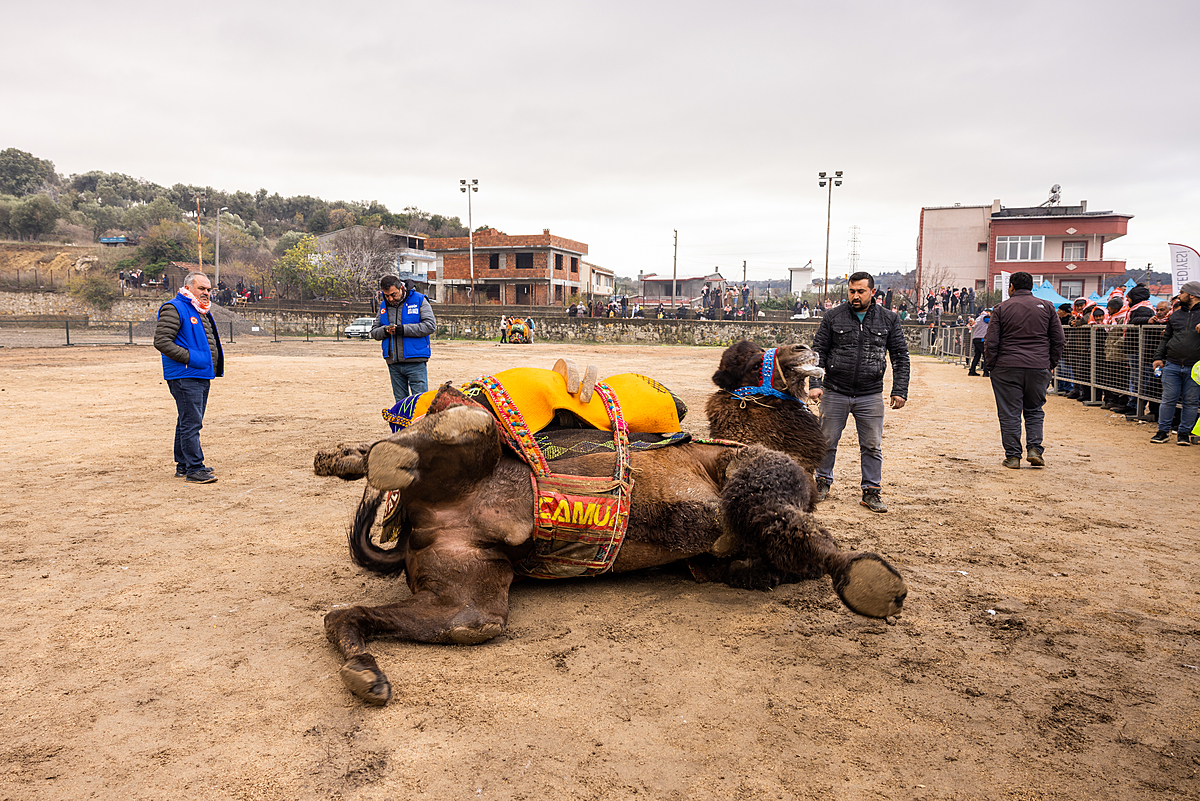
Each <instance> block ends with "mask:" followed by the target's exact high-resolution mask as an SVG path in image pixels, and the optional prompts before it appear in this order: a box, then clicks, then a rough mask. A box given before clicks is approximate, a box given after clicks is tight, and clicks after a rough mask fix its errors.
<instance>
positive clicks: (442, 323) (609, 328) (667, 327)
mask: <svg viewBox="0 0 1200 801" xmlns="http://www.w3.org/2000/svg"><path fill="white" fill-rule="evenodd" d="M163 302H164V301H163V300H161V299H150V298H126V299H124V300H118V301H116V302H115V303H114V304H113V306H112V308H111V309H109V310H107V311H105V310H101V309H97V308H95V307H92V306H90V305H88V304H86V303H80V302H79V301H76V300H75V299H74V298H72V297H71V296H70V295H67V294H58V293H50V292H44V293H43V292H0V321H3V319H4V317H5V316H8V315H21V316H28V315H71V316H72V317H74V316H78V315H87V316H88V317H89V319H90V320H91V321H92V322H93V323H105V322H117V321H120V322H124V321H133V322H135V323H137V322H141V321H144V320H149V319H153V318H154V317H155V315H156V314H157V312H158V307H159V306H160V305H162V303H163ZM225 311H226V314H222V318H225V317H227V316H228V314H235V315H237V316H238V317H241V318H243V319H245V320H246V321H247V322H248V323H250V324H251V325H255V326H258V327H259V328H260V329H261V330H262V332H263V333H264V334H267V335H270V334H273V333H274V332H276V331H278V333H279V334H280V335H281V336H282V335H289V336H295V335H304V334H308V335H309V336H318V337H319V336H330V337H332V336H341V332H342V330H343V329H344V328H345V327H346V326H347V325H349V324H350V323H351V322H352V321H353V320H354V319H355V318H356V317H363V316H365V315H363V314H362V313H361V312H350V311H346V312H314V311H301V310H297V309H291V310H289V309H280V310H279V311H278V313H276V310H275V308H274V307H273V306H272V305H271V303H270V302H264V303H260V304H251V305H249V306H240V307H238V308H237V309H236V310H234V309H228V310H225ZM435 313H438V312H437V311H436V310H435ZM532 318H533V323H534V341H543V342H544V341H551V342H613V343H628V344H641V345H708V346H713V347H726V346H728V345H730V344H732V343H734V342H736V341H738V340H739V339H752V340H754V341H755V342H757V343H758V344H760V345H762V346H764V347H773V346H775V345H781V344H785V343H788V342H804V343H807V344H811V343H812V339H813V335H814V334H816V331H817V326H818V325H819V323H820V320H817V319H812V320H796V321H792V320H780V321H767V322H727V321H720V322H718V321H712V320H657V319H654V320H639V319H621V318H614V317H565V316H563V315H561V314H553V315H548V316H546V317H541V316H539V315H537V314H536V313H535V314H533V315H532ZM923 330H926V327H925V326H921V325H919V324H915V323H914V324H907V325H905V326H904V334H905V338H906V339H907V341H908V347H909V350H911V351H914V352H915V351H916V350H917V348H918V347H919V346H920V344H921V332H922V331H923ZM435 337H436V338H439V339H477V340H498V339H499V338H500V320H499V317H498V316H497V315H495V314H492V313H491V312H490V311H489V312H488V313H487V314H474V315H472V314H469V313H468V314H445V313H441V314H439V316H438V330H437V334H436V335H435ZM514 347H517V346H514Z"/></svg>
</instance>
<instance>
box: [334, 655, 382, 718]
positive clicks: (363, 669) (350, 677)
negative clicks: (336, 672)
mask: <svg viewBox="0 0 1200 801" xmlns="http://www.w3.org/2000/svg"><path fill="white" fill-rule="evenodd" d="M340 675H341V677H342V684H345V685H346V689H348V690H349V691H350V692H352V693H354V694H355V695H357V696H358V697H359V698H361V699H363V700H364V701H366V702H367V703H368V704H371V705H372V706H383V705H384V704H386V703H387V702H388V701H390V700H392V684H391V682H389V681H388V680H387V676H385V675H383V671H382V670H380V669H379V665H378V664H377V663H376V662H375V657H373V656H371V655H370V654H362V655H360V656H356V657H354V658H353V659H351V660H350V661H349V662H347V663H346V664H344V665H342V669H341V671H340Z"/></svg>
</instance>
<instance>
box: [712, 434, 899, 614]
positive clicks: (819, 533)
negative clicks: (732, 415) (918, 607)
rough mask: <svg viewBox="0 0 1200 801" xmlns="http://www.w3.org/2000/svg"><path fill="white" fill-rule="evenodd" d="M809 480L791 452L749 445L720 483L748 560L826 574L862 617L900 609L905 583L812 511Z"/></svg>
mask: <svg viewBox="0 0 1200 801" xmlns="http://www.w3.org/2000/svg"><path fill="white" fill-rule="evenodd" d="M812 492H813V486H812V481H811V479H809V477H808V476H807V475H806V474H805V473H804V471H803V469H802V468H801V467H800V466H799V465H797V464H796V462H795V461H793V460H792V459H791V458H789V457H788V456H786V455H784V454H782V453H778V452H776V451H770V450H767V449H766V448H763V447H762V446H760V445H751V446H747V447H746V448H745V449H744V450H743V451H742V453H741V454H739V456H738V458H737V459H736V460H735V461H734V462H733V463H732V464H731V465H730V467H729V471H728V477H727V479H726V481H725V484H724V486H723V487H722V489H721V510H722V513H723V514H724V517H725V520H726V524H727V525H728V526H729V529H730V530H731V531H732V532H733V533H734V535H735V536H736V537H737V539H738V540H739V541H740V543H741V547H742V549H743V550H744V552H745V554H746V555H747V557H748V558H749V559H750V560H753V559H754V558H755V557H759V558H762V559H765V560H766V561H767V562H769V563H770V564H771V565H774V566H775V567H776V568H777V569H779V570H784V571H788V572H791V573H796V574H801V575H803V574H805V573H809V572H811V571H812V570H813V569H814V568H815V569H817V570H819V571H820V572H822V573H828V574H829V576H830V578H832V579H833V588H834V591H836V592H837V594H838V597H839V598H841V600H842V603H844V604H845V605H846V607H847V608H848V609H850V611H852V612H856V613H858V614H860V615H866V616H867V617H880V618H882V617H890V616H892V615H897V614H899V613H900V610H901V608H902V607H903V606H904V600H905V598H906V597H907V595H908V588H907V586H906V585H905V583H904V579H903V578H902V577H901V576H900V573H899V572H898V571H897V570H896V569H895V568H894V567H892V566H891V565H890V564H888V563H887V561H885V560H884V559H883V557H881V556H878V555H877V554H873V553H866V552H862V553H850V552H847V551H843V550H842V549H841V548H839V547H838V545H837V543H836V542H834V540H833V537H831V536H830V534H829V532H828V531H826V530H825V529H824V528H822V527H821V526H820V524H819V523H818V522H817V520H816V518H815V517H813V516H812V514H811V513H810V512H809V510H810V509H812V497H811V494H812Z"/></svg>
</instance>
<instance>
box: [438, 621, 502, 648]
mask: <svg viewBox="0 0 1200 801" xmlns="http://www.w3.org/2000/svg"><path fill="white" fill-rule="evenodd" d="M503 631H504V626H502V625H501V624H499V623H484V624H483V625H480V626H455V627H454V628H453V629H451V630H450V640H451V642H454V643H456V644H458V645H478V644H479V643H481V642H487V641H488V640H490V639H492V638H493V637H496V636H498V635H499V634H500V633H501V632H503Z"/></svg>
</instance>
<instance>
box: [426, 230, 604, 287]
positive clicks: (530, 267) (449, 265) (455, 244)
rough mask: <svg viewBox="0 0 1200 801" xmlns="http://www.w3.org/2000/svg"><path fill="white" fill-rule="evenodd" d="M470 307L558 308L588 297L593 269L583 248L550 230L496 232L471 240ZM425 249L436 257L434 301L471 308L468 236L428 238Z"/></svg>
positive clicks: (484, 231)
mask: <svg viewBox="0 0 1200 801" xmlns="http://www.w3.org/2000/svg"><path fill="white" fill-rule="evenodd" d="M474 242H475V247H474V250H475V268H474V294H475V304H476V305H480V304H485V303H490V304H499V305H505V306H561V305H563V304H564V303H566V301H567V299H568V298H569V297H571V296H572V295H580V296H583V297H588V296H589V295H590V294H591V289H592V280H591V275H590V273H591V271H592V270H593V269H595V268H593V267H592V266H591V265H588V264H587V263H585V262H584V261H583V257H584V256H586V255H587V252H588V246H587V245H585V244H584V243H583V242H576V241H575V240H573V239H567V238H565V237H561V236H554V235H553V234H551V233H550V229H549V228H547V229H544V230H543V231H542V233H540V234H532V235H527V236H525V235H522V236H509V235H508V234H505V233H503V232H501V231H497V230H496V229H495V228H488V229H486V230H483V231H479V232H477V233H476V234H475V236H474ZM425 248H426V250H428V251H430V252H433V253H436V254H437V264H436V266H435V270H436V280H434V279H433V277H431V283H434V284H435V286H436V287H437V299H438V300H439V301H440V302H442V303H471V292H470V291H469V290H470V288H471V286H472V275H471V272H472V270H471V248H470V242H469V240H468V238H467V237H465V236H460V237H452V238H448V239H429V240H426V242H425Z"/></svg>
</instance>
